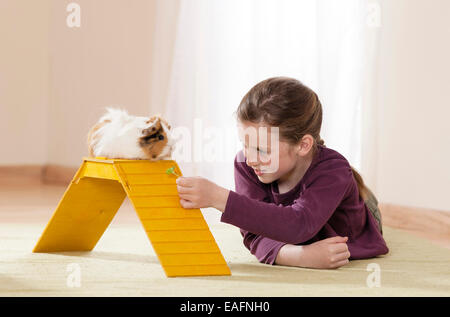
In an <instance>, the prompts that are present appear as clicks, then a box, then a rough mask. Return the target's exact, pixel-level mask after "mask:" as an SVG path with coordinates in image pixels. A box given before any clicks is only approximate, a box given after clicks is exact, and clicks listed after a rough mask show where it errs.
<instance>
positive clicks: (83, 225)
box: [33, 157, 231, 276]
mask: <svg viewBox="0 0 450 317" xmlns="http://www.w3.org/2000/svg"><path fill="white" fill-rule="evenodd" d="M171 167H174V172H175V173H177V174H178V175H182V174H181V171H180V169H179V167H178V164H177V163H176V162H175V161H173V160H160V161H145V160H123V159H104V158H99V157H97V158H87V157H84V158H83V163H82V165H81V166H80V168H79V169H78V171H77V173H76V174H75V176H74V178H73V180H72V181H71V183H70V185H69V187H68V188H67V189H66V191H65V193H64V195H63V197H62V199H61V201H60V202H59V204H58V206H57V208H56V210H55V212H54V214H53V216H52V218H51V219H50V221H49V223H48V224H47V226H46V228H45V230H44V232H43V233H42V235H41V237H40V239H39V241H38V242H37V244H36V246H35V247H34V249H33V252H59V251H90V250H92V249H93V248H94V247H95V245H96V244H97V242H98V240H99V239H100V238H101V236H102V234H103V233H104V232H105V230H106V228H107V227H108V225H109V224H110V222H111V220H112V219H113V217H114V215H115V214H116V212H117V210H118V209H119V208H120V206H121V205H122V203H123V201H124V199H125V197H126V196H128V198H129V199H130V200H131V202H132V204H133V206H134V209H135V210H136V212H137V214H138V216H139V219H140V220H141V223H142V225H143V226H144V229H145V231H146V233H147V236H148V238H149V240H150V242H151V244H152V246H153V248H154V250H155V253H156V254H157V256H158V259H159V261H160V263H161V265H162V267H163V269H164V272H165V273H166V275H167V276H196V275H230V274H231V272H230V269H229V268H228V265H227V263H226V262H225V259H224V258H223V256H222V253H221V252H220V249H219V247H218V246H217V244H216V241H215V240H214V237H213V235H212V234H211V231H210V230H209V228H208V225H207V223H206V221H205V219H204V218H203V215H202V213H201V211H200V209H184V208H183V207H182V206H181V205H180V203H179V196H178V191H177V187H176V182H175V180H176V178H177V177H176V176H175V175H173V174H167V173H166V171H167V169H169V168H171ZM131 242H132V241H130V243H131Z"/></svg>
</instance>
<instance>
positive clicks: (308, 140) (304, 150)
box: [298, 134, 314, 156]
mask: <svg viewBox="0 0 450 317" xmlns="http://www.w3.org/2000/svg"><path fill="white" fill-rule="evenodd" d="M313 145H314V138H313V137H312V136H311V135H310V134H305V135H304V136H303V138H302V139H301V140H300V142H299V152H298V153H299V154H300V155H301V156H304V155H307V154H308V153H309V151H310V150H311V149H312V147H313Z"/></svg>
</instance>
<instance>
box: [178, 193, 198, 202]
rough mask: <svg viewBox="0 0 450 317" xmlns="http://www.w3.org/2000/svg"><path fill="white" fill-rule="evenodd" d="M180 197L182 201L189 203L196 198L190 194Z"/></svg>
mask: <svg viewBox="0 0 450 317" xmlns="http://www.w3.org/2000/svg"><path fill="white" fill-rule="evenodd" d="M178 196H180V198H181V199H184V200H189V201H192V200H194V198H195V197H194V196H192V195H189V194H179V195H178Z"/></svg>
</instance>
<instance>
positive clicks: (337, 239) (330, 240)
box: [323, 236, 348, 243]
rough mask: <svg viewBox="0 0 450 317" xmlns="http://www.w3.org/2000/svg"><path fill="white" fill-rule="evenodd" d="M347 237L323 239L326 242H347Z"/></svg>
mask: <svg viewBox="0 0 450 317" xmlns="http://www.w3.org/2000/svg"><path fill="white" fill-rule="evenodd" d="M347 240H348V237H340V236H337V237H331V238H327V239H324V240H323V241H326V242H327V243H339V242H347Z"/></svg>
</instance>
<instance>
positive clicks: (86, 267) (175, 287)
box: [0, 224, 450, 296]
mask: <svg viewBox="0 0 450 317" xmlns="http://www.w3.org/2000/svg"><path fill="white" fill-rule="evenodd" d="M211 229H212V231H213V234H214V236H215V238H216V240H217V242H218V244H219V246H220V248H221V250H222V252H223V254H224V256H225V258H226V259H227V262H228V264H229V266H230V269H231V271H232V276H230V277H182V278H180V277H179V278H166V277H165V275H164V272H163V270H162V268H161V267H160V265H159V263H158V259H157V257H156V256H155V253H154V252H153V249H152V248H151V245H150V243H149V241H148V240H147V238H146V236H145V233H144V230H143V229H142V228H141V227H140V226H139V225H112V226H111V227H110V228H109V229H108V230H107V231H106V232H105V234H104V236H103V237H102V239H101V240H100V241H99V243H98V245H97V247H96V248H95V249H94V251H92V252H64V253H54V254H38V253H31V250H32V248H33V246H34V244H35V242H36V240H37V238H38V237H39V235H40V233H41V231H42V227H40V226H38V225H36V224H28V225H27V224H2V225H1V226H0V232H1V235H0V239H1V245H0V253H1V255H0V295H1V296H449V295H450V251H449V250H447V249H443V248H441V247H438V246H434V245H432V244H430V243H427V242H426V241H422V240H421V239H418V238H415V237H412V236H410V235H409V234H404V233H402V232H399V231H397V230H394V229H390V228H386V233H385V235H386V239H387V242H388V244H389V246H390V248H391V252H390V254H389V255H387V256H385V257H384V258H377V259H370V260H363V261H352V262H350V264H349V265H347V266H345V267H342V268H340V269H337V270H312V269H302V268H292V267H279V266H269V265H264V264H260V263H258V262H257V261H256V260H255V259H254V258H253V256H252V255H251V254H249V253H248V252H247V250H246V249H245V248H244V247H243V245H242V243H241V239H240V236H239V233H238V232H237V230H236V229H235V228H233V227H231V226H228V225H225V224H216V225H213V226H211ZM71 263H76V265H78V267H79V268H80V273H81V274H80V282H81V283H80V287H69V286H68V285H67V280H68V277H69V276H70V275H71V274H72V271H71V270H69V271H68V269H70V268H71V267H70V266H69V268H68V265H69V264H71ZM369 263H377V264H379V266H380V270H381V271H380V287H376V286H375V287H372V288H370V287H368V285H367V282H366V280H367V277H368V275H369V274H371V273H372V271H371V272H369V271H367V266H368V264H369Z"/></svg>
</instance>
